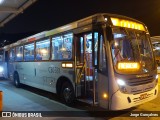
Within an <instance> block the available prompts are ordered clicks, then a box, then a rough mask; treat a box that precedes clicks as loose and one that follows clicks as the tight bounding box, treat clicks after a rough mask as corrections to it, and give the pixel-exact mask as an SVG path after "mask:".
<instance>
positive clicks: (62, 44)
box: [52, 33, 73, 60]
mask: <svg viewBox="0 0 160 120" xmlns="http://www.w3.org/2000/svg"><path fill="white" fill-rule="evenodd" d="M72 42H73V34H72V33H67V34H64V35H61V36H57V37H53V38H52V60H69V59H71V58H72Z"/></svg>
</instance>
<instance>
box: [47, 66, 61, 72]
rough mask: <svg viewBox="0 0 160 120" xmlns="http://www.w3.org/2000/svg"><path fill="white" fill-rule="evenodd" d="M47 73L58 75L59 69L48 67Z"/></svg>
mask: <svg viewBox="0 0 160 120" xmlns="http://www.w3.org/2000/svg"><path fill="white" fill-rule="evenodd" d="M48 71H49V73H60V68H58V67H49V68H48Z"/></svg>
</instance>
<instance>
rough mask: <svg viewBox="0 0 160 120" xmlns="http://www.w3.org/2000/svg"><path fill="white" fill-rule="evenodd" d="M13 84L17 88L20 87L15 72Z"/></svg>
mask: <svg viewBox="0 0 160 120" xmlns="http://www.w3.org/2000/svg"><path fill="white" fill-rule="evenodd" d="M14 84H15V86H16V87H17V88H19V87H20V82H19V75H18V73H17V72H15V73H14Z"/></svg>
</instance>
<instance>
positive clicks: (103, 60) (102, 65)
mask: <svg viewBox="0 0 160 120" xmlns="http://www.w3.org/2000/svg"><path fill="white" fill-rule="evenodd" d="M99 69H100V70H101V71H102V72H106V70H107V69H106V55H105V49H104V43H103V37H102V35H101V36H100V60H99Z"/></svg>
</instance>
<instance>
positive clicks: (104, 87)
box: [98, 73, 109, 109]
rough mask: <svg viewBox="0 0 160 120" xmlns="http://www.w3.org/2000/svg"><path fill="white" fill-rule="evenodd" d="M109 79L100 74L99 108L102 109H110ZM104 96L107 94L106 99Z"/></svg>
mask: <svg viewBox="0 0 160 120" xmlns="http://www.w3.org/2000/svg"><path fill="white" fill-rule="evenodd" d="M108 87H109V85H108V78H107V76H105V75H103V74H101V73H99V74H98V102H99V106H100V107H102V108H105V109H107V108H109V106H108V103H109V100H108V98H109V97H108V95H109V94H108V93H109V91H108ZM104 94H107V98H104V97H103V95H104Z"/></svg>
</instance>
